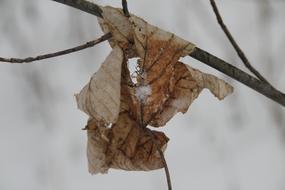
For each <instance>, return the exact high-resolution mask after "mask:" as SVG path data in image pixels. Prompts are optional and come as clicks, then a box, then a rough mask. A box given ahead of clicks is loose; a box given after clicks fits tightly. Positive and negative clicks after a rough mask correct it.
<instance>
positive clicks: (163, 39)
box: [76, 7, 233, 174]
mask: <svg viewBox="0 0 285 190" xmlns="http://www.w3.org/2000/svg"><path fill="white" fill-rule="evenodd" d="M101 8H102V10H103V18H104V19H99V23H100V25H101V27H102V30H103V31H104V32H105V33H108V32H111V33H112V36H113V38H112V39H111V40H110V41H109V42H110V45H111V47H112V52H111V53H110V55H109V56H108V57H107V58H106V60H105V61H104V63H103V64H102V65H101V67H100V69H99V70H98V71H97V72H96V73H95V74H94V75H93V76H92V77H91V79H90V81H89V83H88V84H87V85H86V86H85V87H84V88H83V89H82V90H81V92H80V93H79V94H77V95H76V99H77V103H78V107H79V109H80V110H82V111H84V112H85V113H87V114H88V115H89V117H90V119H89V121H88V123H87V126H86V129H87V133H88V145H87V146H88V147H87V156H88V163H89V171H90V172H91V173H92V174H96V173H106V172H107V171H108V169H109V168H116V169H123V170H145V171H146V170H154V169H158V168H162V167H163V166H164V165H163V162H162V158H161V157H160V154H159V153H158V149H160V150H162V151H164V150H165V148H166V145H167V142H168V138H167V137H166V136H165V135H164V134H163V133H162V132H158V131H154V130H150V129H148V128H146V127H147V126H148V125H150V126H152V127H162V126H164V125H165V124H166V123H167V122H168V121H169V120H170V119H171V118H172V117H173V116H174V115H175V114H176V113H178V112H182V113H185V112H186V111H187V110H188V108H189V106H190V105H191V103H192V102H193V101H194V99H196V98H197V97H198V95H199V93H200V92H201V91H202V90H203V89H204V88H207V89H209V90H210V91H211V92H212V93H213V94H214V95H215V96H216V97H217V98H218V99H223V98H224V97H225V96H227V95H228V94H230V93H232V91H233V88H232V87H231V86H230V85H229V84H227V83H226V82H224V81H222V80H220V79H218V78H217V77H215V76H213V75H210V74H205V73H202V72H200V71H198V70H196V69H193V68H191V67H190V66H187V65H185V64H184V63H181V62H179V61H178V60H179V58H180V57H183V56H186V55H188V54H190V53H191V52H192V51H193V50H194V48H195V46H194V45H193V44H192V43H190V42H188V41H185V40H183V39H181V38H179V37H177V36H175V35H174V34H172V33H169V32H166V31H163V30H161V29H159V28H157V27H155V26H152V25H150V24H148V23H147V22H146V21H144V20H143V19H141V18H139V17H136V16H134V15H131V17H125V16H124V14H123V12H122V10H120V9H115V8H112V7H101ZM133 57H138V58H139V59H138V62H137V70H136V73H137V75H136V80H135V81H134V80H132V77H131V73H130V70H129V68H128V59H130V58H133Z"/></svg>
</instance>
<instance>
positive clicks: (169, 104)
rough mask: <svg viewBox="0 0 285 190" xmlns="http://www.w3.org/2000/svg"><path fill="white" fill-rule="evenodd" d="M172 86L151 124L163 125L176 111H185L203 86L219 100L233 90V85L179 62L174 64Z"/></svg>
mask: <svg viewBox="0 0 285 190" xmlns="http://www.w3.org/2000/svg"><path fill="white" fill-rule="evenodd" d="M174 86H175V87H174V89H173V91H172V92H171V94H170V96H169V98H168V99H167V101H166V102H165V104H164V105H163V106H162V108H161V110H160V111H158V112H157V113H154V114H153V118H152V120H151V122H150V125H151V126H154V127H161V126H164V125H165V124H166V123H167V122H168V121H169V120H170V119H171V118H172V117H173V116H174V115H175V114H176V113H178V112H182V113H186V112H187V110H188V108H189V106H190V105H191V104H192V102H193V101H194V100H195V99H196V98H197V97H198V96H199V94H200V92H201V91H202V90H203V89H204V88H207V89H209V90H210V91H211V92H212V93H213V94H214V95H215V96H216V97H217V98H218V99H220V100H221V99H223V98H224V97H226V96H227V95H228V94H231V93H232V92H233V87H232V86H230V85H229V84H228V83H226V82H224V81H223V80H221V79H218V78H217V77H215V76H213V75H210V74H206V73H202V72H201V71H199V70H196V69H193V68H191V67H190V66H188V65H185V64H183V63H181V62H177V63H176V65H175V69H174Z"/></svg>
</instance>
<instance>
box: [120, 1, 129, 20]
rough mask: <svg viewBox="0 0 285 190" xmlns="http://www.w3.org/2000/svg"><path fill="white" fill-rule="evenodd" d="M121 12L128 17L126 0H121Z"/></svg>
mask: <svg viewBox="0 0 285 190" xmlns="http://www.w3.org/2000/svg"><path fill="white" fill-rule="evenodd" d="M122 6H123V12H124V15H125V16H126V17H130V12H129V9H128V3H127V0H122Z"/></svg>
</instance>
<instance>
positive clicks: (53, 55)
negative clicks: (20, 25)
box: [0, 33, 112, 63]
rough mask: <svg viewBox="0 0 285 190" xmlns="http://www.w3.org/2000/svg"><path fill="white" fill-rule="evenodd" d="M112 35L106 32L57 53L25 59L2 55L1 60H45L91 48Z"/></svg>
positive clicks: (19, 61)
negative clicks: (96, 37)
mask: <svg viewBox="0 0 285 190" xmlns="http://www.w3.org/2000/svg"><path fill="white" fill-rule="evenodd" d="M111 37H112V35H111V33H108V34H105V35H103V36H101V37H100V38H98V39H96V40H92V41H90V42H87V43H85V44H83V45H80V46H77V47H74V48H70V49H66V50H62V51H58V52H55V53H49V54H44V55H39V56H36V57H27V58H24V59H19V58H3V57H0V62H7V63H30V62H33V61H39V60H43V59H48V58H52V57H57V56H62V55H66V54H70V53H74V52H77V51H81V50H83V49H86V48H90V47H93V46H95V45H97V44H99V43H101V42H104V41H106V40H108V39H110V38H111Z"/></svg>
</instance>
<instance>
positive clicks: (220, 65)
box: [190, 47, 285, 106]
mask: <svg viewBox="0 0 285 190" xmlns="http://www.w3.org/2000/svg"><path fill="white" fill-rule="evenodd" d="M190 56H191V57H193V58H195V59H197V60H199V61H201V62H203V63H205V64H207V65H208V66H210V67H213V68H215V69H217V70H218V71H220V72H222V73H224V74H226V75H228V76H230V77H231V78H233V79H235V80H237V81H239V82H241V83H243V84H245V85H246V86H248V87H250V88H252V89H253V90H255V91H257V92H259V93H260V94H262V95H264V96H266V97H268V98H270V99H271V100H273V101H275V102H276V103H279V104H280V105H283V106H285V94H284V93H282V92H280V91H278V90H277V89H275V88H273V87H272V86H271V85H270V84H268V83H266V82H264V81H261V80H258V79H257V78H255V77H252V76H251V75H249V74H247V73H246V72H244V71H242V70H240V69H238V68H236V67H235V66H233V65H231V64H229V63H227V62H225V61H224V60H222V59H220V58H218V57H216V56H214V55H212V54H210V53H208V52H206V51H204V50H202V49H200V48H198V47H196V48H195V50H194V51H193V52H192V53H191V54H190Z"/></svg>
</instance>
